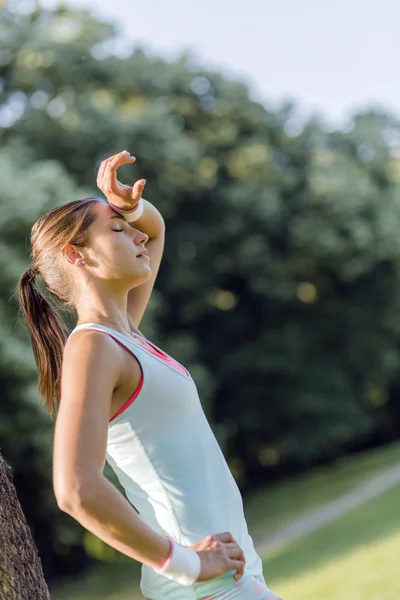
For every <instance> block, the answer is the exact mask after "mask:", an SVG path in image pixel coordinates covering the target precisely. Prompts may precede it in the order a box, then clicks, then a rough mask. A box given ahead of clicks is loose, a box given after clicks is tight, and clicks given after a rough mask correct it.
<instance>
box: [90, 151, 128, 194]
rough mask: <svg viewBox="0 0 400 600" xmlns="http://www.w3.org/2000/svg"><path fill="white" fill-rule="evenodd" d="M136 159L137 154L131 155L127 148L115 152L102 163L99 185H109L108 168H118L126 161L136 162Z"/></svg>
mask: <svg viewBox="0 0 400 600" xmlns="http://www.w3.org/2000/svg"><path fill="white" fill-rule="evenodd" d="M135 161H136V157H135V156H131V155H130V154H129V152H128V151H127V150H122V152H118V154H113V155H112V156H109V157H108V158H106V159H105V160H103V162H102V163H101V165H100V168H99V171H98V174H97V185H98V187H100V188H101V187H103V186H104V185H107V183H108V182H107V181H105V178H106V172H107V169H108V168H111V167H113V168H118V166H120V165H122V164H125V163H134V162H135Z"/></svg>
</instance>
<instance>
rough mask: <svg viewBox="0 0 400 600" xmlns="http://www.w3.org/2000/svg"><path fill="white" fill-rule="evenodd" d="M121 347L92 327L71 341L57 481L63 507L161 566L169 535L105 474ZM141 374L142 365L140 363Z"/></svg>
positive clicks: (126, 550) (57, 441)
mask: <svg viewBox="0 0 400 600" xmlns="http://www.w3.org/2000/svg"><path fill="white" fill-rule="evenodd" d="M122 352H123V350H122V348H120V347H119V346H117V344H116V343H115V342H114V341H113V340H111V339H110V338H108V336H106V335H104V334H101V333H98V332H91V331H82V332H79V333H76V334H74V335H73V336H72V337H71V339H70V340H69V341H68V343H67V346H66V349H65V355H64V364H63V373H62V394H61V403H60V409H59V412H58V415H57V422H56V428H55V438H54V459H53V482H54V492H55V495H56V499H57V502H58V505H59V507H60V508H61V510H63V511H65V512H67V513H69V514H70V515H71V516H72V517H73V518H75V519H76V520H77V521H79V523H81V525H83V527H85V528H86V529H88V530H89V531H91V532H92V533H94V534H95V535H96V536H97V537H99V538H100V539H102V540H103V541H104V542H106V543H107V544H109V545H110V546H112V547H113V548H115V549H116V550H118V551H120V552H122V553H123V554H126V555H127V556H130V557H131V558H133V559H135V560H138V561H140V562H142V563H144V564H147V565H149V566H151V567H153V568H159V567H160V566H161V565H162V564H163V563H164V561H165V560H166V558H167V556H168V553H169V543H168V540H167V539H166V538H164V537H162V536H160V535H158V534H157V533H156V532H155V531H153V530H152V529H151V528H150V527H148V526H147V525H146V524H145V523H143V521H142V520H141V519H140V517H139V516H138V515H137V514H136V512H135V510H134V508H133V507H132V506H131V504H130V503H129V502H128V501H127V500H126V499H125V498H124V496H123V495H122V494H121V493H120V492H119V491H118V490H117V488H116V487H115V486H114V485H113V484H112V483H110V482H109V481H108V480H107V479H106V478H105V477H104V476H103V473H102V472H103V468H104V463H105V454H106V445H107V429H108V419H109V414H110V406H111V398H112V393H113V391H114V389H115V388H116V387H117V386H118V383H119V379H120V376H121V372H120V370H121V364H123V359H122ZM137 369H138V376H139V377H140V367H139V364H138V363H137Z"/></svg>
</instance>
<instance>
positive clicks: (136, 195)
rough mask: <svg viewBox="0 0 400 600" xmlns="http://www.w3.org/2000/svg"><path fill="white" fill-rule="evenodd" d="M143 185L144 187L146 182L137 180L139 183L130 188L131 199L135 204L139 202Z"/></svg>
mask: <svg viewBox="0 0 400 600" xmlns="http://www.w3.org/2000/svg"><path fill="white" fill-rule="evenodd" d="M145 185H146V180H145V179H139V181H136V183H135V184H134V186H133V187H132V199H133V200H135V201H136V202H139V200H140V198H141V197H142V193H143V190H144V186H145Z"/></svg>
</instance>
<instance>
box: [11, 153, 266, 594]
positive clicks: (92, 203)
mask: <svg viewBox="0 0 400 600" xmlns="http://www.w3.org/2000/svg"><path fill="white" fill-rule="evenodd" d="M134 161H135V158H134V157H132V156H130V155H129V153H128V152H127V151H123V152H120V153H119V154H117V155H115V156H112V157H110V158H108V159H107V160H105V161H103V162H102V164H101V166H100V168H99V173H98V177H97V185H98V187H99V188H100V189H101V190H102V191H103V193H104V194H105V196H106V197H107V200H108V203H106V202H104V201H102V200H99V199H98V198H89V199H85V200H80V201H74V202H70V203H69V204H66V205H64V206H60V207H58V208H55V209H54V210H52V211H50V212H49V213H48V214H46V215H44V216H43V217H41V218H40V219H39V220H38V221H37V222H36V223H35V224H34V226H33V228H32V234H31V243H32V255H33V258H34V263H33V264H32V266H31V267H30V268H29V269H28V270H27V271H26V272H25V273H24V274H23V275H22V277H21V279H20V282H19V301H20V304H21V307H22V311H23V313H24V316H25V318H26V322H27V326H28V330H29V333H30V335H31V339H32V346H33V351H34V355H35V359H36V363H37V366H38V371H39V389H40V392H41V394H42V396H43V397H44V398H45V399H46V401H47V409H48V411H49V412H50V413H55V412H56V413H57V419H56V426H55V438H54V460H53V465H54V467H53V481H54V492H55V496H56V499H57V503H58V506H59V507H60V508H61V510H63V511H65V512H67V513H69V514H70V515H71V516H72V517H74V518H75V519H77V520H78V521H79V522H80V523H81V524H82V525H83V526H84V527H86V528H87V529H88V530H89V531H91V532H92V533H94V534H95V535H96V536H98V537H99V538H100V539H102V540H104V541H105V542H106V543H107V544H109V545H110V546H112V547H114V548H116V549H117V550H119V551H120V552H123V553H124V554H126V555H128V556H130V557H131V558H133V559H135V560H138V561H140V562H142V563H143V567H142V580H141V590H142V592H143V594H144V596H145V597H146V598H147V599H148V600H150V599H151V600H186V599H187V600H192V599H193V600H194V599H200V598H202V599H203V600H204V599H205V598H208V599H209V600H211V599H212V598H215V597H216V596H218V599H219V600H225V599H237V600H239V599H242V600H247V599H249V598H255V597H257V598H259V600H264V599H265V598H267V597H268V600H276V599H277V596H276V595H275V594H273V593H272V592H270V590H269V589H268V588H267V586H266V584H265V581H264V579H263V576H262V564H261V560H260V558H259V556H258V555H257V554H256V552H255V550H254V547H253V543H252V539H251V537H250V536H249V535H248V532H247V526H246V521H245V518H244V514H243V505H242V499H241V496H240V492H239V490H238V488H237V486H236V483H235V481H234V479H233V477H232V475H231V473H230V471H229V468H228V466H227V464H226V462H225V460H224V457H223V455H222V452H221V450H220V448H219V446H218V444H217V442H216V439H215V437H214V436H213V433H212V431H211V429H210V427H209V425H208V422H207V420H206V418H205V415H204V412H203V410H202V408H201V404H200V401H199V398H198V395H197V390H196V386H195V384H194V382H193V380H192V378H191V376H190V374H189V373H188V371H187V370H186V369H185V368H184V367H183V366H182V365H181V364H179V363H178V362H177V361H175V360H174V359H172V358H171V357H170V356H168V355H167V354H165V353H164V352H163V351H162V350H160V349H159V348H157V347H156V346H155V345H154V344H152V343H151V342H149V341H148V340H146V338H145V337H144V336H143V335H142V333H141V332H140V331H139V329H138V327H139V324H140V321H141V319H142V317H143V313H144V311H145V308H146V305H147V303H148V300H149V297H150V294H151V291H152V289H153V286H154V281H155V279H156V276H157V272H158V268H159V265H160V262H161V257H162V253H163V247H164V231H165V228H164V221H163V219H162V217H161V215H160V213H159V212H158V211H157V209H156V208H155V207H154V206H153V205H152V204H150V203H149V202H147V201H145V200H143V199H142V198H141V194H142V191H143V188H144V185H145V183H146V181H145V180H139V181H137V182H136V183H135V185H134V186H133V187H129V186H123V185H121V184H120V183H119V182H118V180H117V177H116V171H117V169H118V167H120V166H121V165H123V164H126V163H133V162H134ZM38 275H40V277H41V278H42V280H43V281H44V283H45V285H46V286H47V289H48V290H49V292H50V293H51V295H52V297H53V298H54V299H55V300H56V301H57V302H58V303H61V305H63V306H64V307H69V308H72V309H74V311H75V312H76V314H77V317H78V325H77V327H76V328H75V329H74V331H73V332H72V334H71V335H70V336H69V337H67V331H66V326H65V324H64V323H63V321H62V319H61V318H60V317H59V316H58V315H57V313H56V311H55V309H54V307H53V306H52V305H51V304H50V303H49V302H48V301H47V300H46V299H45V298H44V297H43V295H42V294H41V292H40V290H39V287H38V286H37V283H36V277H37V276H38ZM105 460H107V461H108V462H109V464H110V465H111V467H112V468H113V469H114V471H115V473H116V474H117V476H118V478H119V481H120V482H121V484H122V486H123V487H124V489H125V492H126V496H127V499H125V498H124V497H123V495H122V494H120V492H119V491H118V490H117V489H116V488H115V486H113V485H112V484H111V483H110V482H109V481H108V480H107V479H106V478H105V477H104V476H103V474H102V472H103V467H104V463H105Z"/></svg>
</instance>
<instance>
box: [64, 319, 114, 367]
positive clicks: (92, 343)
mask: <svg viewBox="0 0 400 600" xmlns="http://www.w3.org/2000/svg"><path fill="white" fill-rule="evenodd" d="M122 356H123V349H122V347H121V346H120V345H119V344H118V343H117V342H116V341H115V340H114V339H113V338H112V337H111V336H110V335H107V334H106V333H102V332H100V331H95V330H92V329H81V330H80V331H76V332H75V333H74V334H73V335H71V337H69V338H68V340H67V343H66V345H65V349H64V357H63V370H64V371H65V370H69V368H70V367H72V368H73V369H74V370H76V371H82V370H85V371H86V372H89V371H91V370H92V369H94V370H95V371H96V372H97V373H98V376H101V374H107V373H110V372H111V373H114V374H115V375H119V372H120V365H121V358H122Z"/></svg>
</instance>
